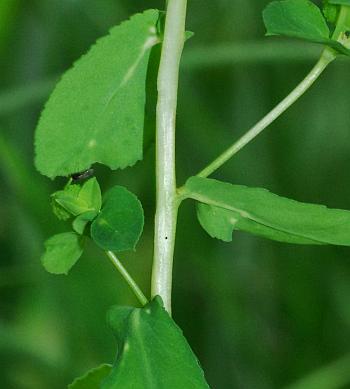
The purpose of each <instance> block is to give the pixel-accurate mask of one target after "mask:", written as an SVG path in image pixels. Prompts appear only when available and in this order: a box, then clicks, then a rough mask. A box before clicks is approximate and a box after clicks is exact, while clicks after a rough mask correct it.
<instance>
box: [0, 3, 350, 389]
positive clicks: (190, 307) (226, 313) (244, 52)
mask: <svg viewBox="0 0 350 389" xmlns="http://www.w3.org/2000/svg"><path fill="white" fill-rule="evenodd" d="M5 3H9V4H10V8H11V12H10V13H9V14H8V15H11V16H10V17H7V18H6V19H5V22H4V23H6V26H5V25H1V29H0V34H1V35H0V55H1V74H0V88H1V92H0V183H1V184H0V202H1V207H0V245H1V246H0V247H1V262H0V266H1V267H0V295H1V298H0V370H1V371H0V377H1V378H0V384H1V385H0V386H1V387H2V388H9V389H47V388H52V389H56V388H57V389H61V388H63V387H65V385H67V383H69V382H72V380H73V378H74V377H76V376H79V375H82V374H84V373H85V372H86V371H87V370H88V369H89V368H92V367H95V366H97V365H99V364H101V363H104V362H107V363H110V362H113V358H114V353H115V346H116V345H115V343H114V339H113V334H112V333H111V331H110V330H109V328H108V326H107V324H106V321H105V315H106V311H107V310H108V308H109V307H110V306H111V305H115V304H123V305H133V304H137V302H136V301H135V300H134V297H133V295H132V294H131V292H130V291H129V290H128V288H127V286H125V284H124V282H123V280H122V279H121V278H120V276H119V275H118V274H117V273H116V272H115V271H114V270H113V268H112V266H111V264H110V263H109V262H108V260H107V259H105V258H104V256H103V255H102V253H101V251H98V249H96V248H94V246H93V245H89V244H87V247H86V250H85V252H84V254H83V256H82V258H81V259H80V260H79V262H78V263H77V264H76V265H75V266H74V268H73V269H72V271H71V272H70V274H69V276H53V275H50V274H46V273H45V271H44V270H43V269H42V266H41V264H40V256H41V254H42V252H43V242H44V241H45V239H46V238H48V237H49V236H51V235H53V234H55V233H59V232H63V231H65V230H66V225H65V223H64V222H61V221H58V220H57V219H56V217H55V216H54V215H53V214H52V211H51V205H50V197H49V194H50V193H52V192H54V191H55V190H59V189H61V188H62V187H63V185H64V184H65V182H64V181H61V180H60V179H58V180H56V181H54V182H51V181H50V180H48V179H46V178H44V177H42V176H40V175H39V174H38V173H37V172H36V171H35V169H34V167H33V131H34V128H35V126H36V124H37V120H38V117H39V112H40V110H41V109H42V105H43V103H44V101H45V99H46V98H47V97H48V95H49V93H50V91H51V90H52V87H53V85H54V83H55V81H56V80H57V78H58V77H59V75H60V74H61V73H62V72H63V71H64V70H65V69H67V68H68V67H70V66H71V64H72V63H73V62H74V61H75V60H76V59H77V58H79V56H80V55H81V54H83V53H84V52H85V51H86V50H87V48H88V47H89V46H90V45H91V43H92V42H94V41H95V40H96V39H97V38H98V37H99V36H102V35H104V34H106V33H107V31H108V30H109V28H110V27H111V26H113V25H115V24H117V23H119V22H121V21H122V20H125V19H127V18H128V17H129V16H130V15H132V14H133V13H135V12H139V11H142V10H144V9H147V8H150V7H152V8H157V7H158V8H161V7H162V2H161V1H156V0H154V1H153V0H152V1H149V0H148V1H146V0H139V1H137V2H135V1H131V0H99V1H96V0H75V1H71V0H52V1H44V0H30V1H27V0H18V1H12V2H11V1H5V0H3V1H1V2H0V8H1V7H2V6H3V4H5ZM266 4H267V1H265V0H262V1H261V0H260V1H258V0H235V1H231V0H230V1H229V0H216V1H207V2H205V6H203V1H199V0H192V1H190V2H189V16H188V29H189V30H191V31H194V32H195V36H194V37H193V38H192V39H191V40H189V41H188V42H187V44H186V48H185V53H184V59H183V66H182V71H181V79H180V90H179V93H180V96H179V112H178V131H177V139H178V141H177V152H178V158H177V161H178V181H179V184H181V185H182V184H183V183H184V182H185V180H186V178H187V177H188V176H190V175H193V174H194V173H196V172H197V171H198V170H200V169H201V168H202V167H204V165H205V164H206V163H207V162H209V161H210V160H211V159H212V158H214V157H216V156H217V154H218V153H220V152H221V151H222V150H223V149H224V148H226V147H227V146H228V145H229V144H230V143H231V141H232V140H234V139H236V138H238V137H239V136H240V135H241V134H242V133H243V132H244V131H245V130H246V129H247V128H249V127H250V126H251V125H252V124H254V122H256V121H257V120H258V119H260V118H261V117H262V115H264V114H265V113H266V112H267V111H268V110H269V109H271V108H272V107H273V106H274V104H276V103H277V102H278V101H279V100H280V99H281V98H283V97H284V96H285V95H286V94H287V93H288V92H289V91H290V89H291V88H293V87H294V86H295V85H296V83H297V82H299V81H300V80H301V79H302V78H303V76H304V75H305V74H306V72H307V71H308V70H309V69H310V67H311V66H312V65H313V63H314V61H315V60H316V58H317V55H318V54H319V53H320V50H321V48H319V47H317V46H313V45H312V44H311V47H310V44H307V45H306V44H303V43H302V42H298V41H288V43H284V42H283V44H282V42H281V41H280V38H278V40H277V39H275V38H273V37H272V38H265V37H264V33H265V30H264V26H263V22H262V16H261V11H262V9H263V8H264V7H265V6H266ZM0 12H1V11H0ZM213 15H215V18H213ZM1 20H3V19H1ZM349 83H350V62H349V61H348V60H346V59H343V60H341V61H339V62H337V63H335V64H333V65H331V66H330V68H329V69H328V70H327V71H326V72H325V73H324V75H323V76H322V77H321V79H320V81H319V82H318V83H317V84H316V85H315V86H314V87H313V88H312V89H311V90H310V91H309V92H308V93H307V94H306V95H305V96H304V97H302V98H301V99H300V101H298V102H297V103H296V104H295V105H294V106H293V107H292V108H291V109H290V110H289V111H288V112H287V113H285V114H284V115H283V116H282V117H281V118H280V119H278V121H276V123H275V124H273V125H272V126H271V128H270V129H268V130H266V131H265V133H264V134H262V135H261V136H260V137H259V138H258V139H256V140H255V141H254V143H252V144H251V145H249V146H247V148H246V149H245V150H243V151H241V152H240V153H239V154H238V155H237V156H236V157H235V158H234V159H233V160H232V161H230V162H229V163H228V164H227V165H225V166H224V167H223V168H222V169H221V170H220V171H219V172H218V173H216V174H215V178H218V179H221V180H223V181H228V182H232V183H235V184H242V185H249V186H255V187H265V188H268V189H269V190H271V191H272V192H275V193H279V194H280V195H282V196H285V197H290V198H295V199H297V200H299V201H303V202H312V203H323V204H327V205H328V206H329V207H332V208H343V209H350V200H349V199H350V176H349V173H348V169H347V167H348V165H349V163H350V157H349V156H350V153H349V151H350V132H349V126H350V117H349V109H348V107H349V104H350V94H349V88H347V87H346V86H347V85H349ZM153 159H154V148H153V147H150V148H149V149H148V151H147V152H146V153H145V158H144V160H143V161H142V162H141V163H138V164H137V165H136V166H135V167H134V168H132V169H129V168H128V169H126V170H123V171H117V172H115V173H113V174H111V173H110V171H109V170H108V169H106V168H101V167H98V168H97V172H96V174H97V176H98V178H99V181H100V182H101V186H102V190H103V191H105V190H107V189H108V188H111V187H112V186H113V185H114V184H118V185H124V186H126V187H127V188H128V189H130V190H131V191H133V192H134V193H136V194H137V195H138V197H139V198H140V200H141V202H142V204H143V206H144V210H145V223H146V224H145V230H144V231H145V232H144V234H143V236H142V237H141V240H140V243H139V245H138V250H137V252H136V253H131V254H127V255H125V256H121V259H122V260H123V263H124V264H125V266H126V267H127V268H128V270H129V271H130V272H131V273H132V274H133V275H134V277H135V278H136V280H137V281H138V282H139V283H140V285H141V286H142V288H143V289H144V290H145V291H146V292H147V291H148V290H149V277H150V270H151V258H152V244H153V232H152V223H153V217H154V178H153V172H154V165H153ZM178 226H179V230H178V237H177V247H176V260H175V274H174V297H173V301H174V308H173V311H174V312H173V316H174V318H175V320H176V322H177V323H178V324H179V325H180V327H181V328H182V329H183V330H184V334H185V335H186V337H187V338H188V341H189V343H190V344H191V346H192V348H193V350H194V351H195V353H196V354H197V355H198V357H199V359H200V361H201V364H202V366H203V369H204V371H205V372H206V377H207V379H208V381H209V383H210V385H211V386H212V387H213V388H215V389H216V388H218V389H226V388H236V387H237V388H257V389H270V388H280V387H283V386H285V385H287V384H292V383H294V382H296V381H297V380H299V379H303V377H305V376H307V375H308V374H312V373H313V372H316V373H317V374H318V375H317V374H316V373H315V374H316V376H315V377H316V378H314V381H313V382H317V377H322V374H327V372H329V370H323V366H329V368H330V369H333V370H331V373H332V372H333V373H334V372H336V374H333V375H332V374H331V373H329V374H328V376H327V377H328V378H327V379H328V381H325V380H324V379H321V380H320V381H321V382H327V385H328V387H327V389H328V388H329V385H333V386H334V385H335V384H336V385H340V384H339V383H344V382H345V383H346V377H347V375H348V371H349V366H348V365H349V358H347V357H346V355H347V354H348V353H349V352H350V309H349V304H348V301H349V298H350V283H349V279H350V263H349V257H350V251H349V249H348V248H342V247H331V246H330V247H328V246H327V247H322V246H321V247H315V246H310V247H303V246H296V245H284V244H280V243H276V242H270V241H265V240H263V239H260V238H257V237H252V236H248V235H246V234H244V233H241V232H235V233H234V236H233V243H229V244H227V243H223V242H219V241H215V240H211V239H210V238H209V237H208V236H207V234H206V233H205V232H204V231H203V230H202V229H201V227H200V226H199V224H198V223H197V221H196V215H195V208H194V206H193V204H192V202H191V200H187V201H186V202H185V203H184V204H183V206H182V208H181V210H180V217H179V222H178ZM332 377H333V378H332ZM334 377H335V378H334ZM315 380H316V381H315ZM320 381H319V382H320ZM336 381H337V382H336ZM304 382H306V385H308V384H307V382H312V380H311V381H310V379H309V380H305V381H304ZM329 382H331V383H330V384H329ZM304 387H305V388H307V387H308V386H305V385H304ZM309 387H311V386H309ZM335 387H336V386H335Z"/></svg>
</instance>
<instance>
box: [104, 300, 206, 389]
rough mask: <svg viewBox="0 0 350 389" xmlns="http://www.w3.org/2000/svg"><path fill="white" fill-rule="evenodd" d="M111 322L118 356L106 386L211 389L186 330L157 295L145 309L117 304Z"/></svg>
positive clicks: (110, 317)
mask: <svg viewBox="0 0 350 389" xmlns="http://www.w3.org/2000/svg"><path fill="white" fill-rule="evenodd" d="M109 322H110V325H111V327H112V329H113V330H114V332H115V335H116V337H117V341H118V355H117V358H116V363H115V365H114V366H113V369H112V372H111V374H110V376H109V377H107V378H106V380H105V381H104V382H103V384H102V386H101V388H102V389H119V388H123V389H164V388H167V389H184V388H191V389H208V388H209V386H208V384H207V383H206V381H205V378H204V374H203V371H202V369H201V367H200V366H199V363H198V360H197V358H196V357H195V355H194V354H193V352H192V350H191V348H190V346H189V345H188V343H187V341H186V339H185V338H184V336H183V334H182V331H181V330H180V328H179V327H178V326H177V325H176V324H175V322H174V321H173V320H172V319H171V317H170V316H169V315H168V313H167V312H166V311H165V309H164V308H163V304H162V301H161V299H160V298H159V297H156V298H155V299H154V300H153V301H151V302H150V303H149V304H147V305H146V306H145V307H144V308H140V309H138V308H136V309H132V308H126V307H115V308H112V309H111V311H110V313H109Z"/></svg>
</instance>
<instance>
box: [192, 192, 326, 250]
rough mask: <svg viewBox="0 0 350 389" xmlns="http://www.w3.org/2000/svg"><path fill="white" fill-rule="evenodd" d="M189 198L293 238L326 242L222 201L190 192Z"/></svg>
mask: <svg viewBox="0 0 350 389" xmlns="http://www.w3.org/2000/svg"><path fill="white" fill-rule="evenodd" d="M187 197H189V198H191V199H193V200H197V201H199V202H201V203H204V204H208V205H212V206H215V207H218V208H223V209H226V210H228V211H232V212H236V213H238V214H239V215H240V216H241V217H242V218H245V219H249V220H252V221H254V222H256V223H258V224H261V225H263V226H265V227H268V228H271V229H273V230H275V231H282V232H285V233H287V234H290V235H293V236H296V237H299V238H307V239H309V240H312V241H314V242H318V243H319V244H324V243H325V242H326V241H320V240H317V239H315V238H314V237H310V236H309V235H308V234H298V233H296V232H295V231H290V230H289V229H288V228H283V227H282V228H281V227H279V226H278V227H277V226H275V225H273V224H271V223H266V221H264V220H261V219H260V218H259V217H257V216H254V215H252V214H251V213H249V212H246V211H244V210H242V209H239V208H235V207H233V206H231V205H228V204H226V203H223V202H221V201H215V200H212V199H210V198H208V197H206V196H204V195H200V194H198V193H193V192H190V193H188V194H187Z"/></svg>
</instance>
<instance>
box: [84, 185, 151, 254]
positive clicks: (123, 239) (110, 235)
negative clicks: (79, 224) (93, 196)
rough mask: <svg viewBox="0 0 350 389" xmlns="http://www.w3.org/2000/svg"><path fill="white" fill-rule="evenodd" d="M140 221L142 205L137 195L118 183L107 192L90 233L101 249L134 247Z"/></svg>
mask: <svg viewBox="0 0 350 389" xmlns="http://www.w3.org/2000/svg"><path fill="white" fill-rule="evenodd" d="M143 223H144V217H143V208H142V204H141V203H140V201H139V200H138V198H137V197H136V196H135V195H134V194H133V193H131V192H130V191H128V190H127V189H126V188H124V187H122V186H118V185H117V186H115V187H113V188H112V189H110V190H109V191H108V192H107V193H106V196H105V198H104V202H103V206H102V209H101V212H100V213H99V215H98V216H97V218H96V219H95V220H94V221H93V223H92V225H91V237H92V239H93V240H94V241H95V242H96V243H97V245H98V246H100V247H101V248H102V249H103V250H112V251H126V250H133V249H135V246H136V243H137V242H138V240H139V238H140V236H141V233H142V230H143Z"/></svg>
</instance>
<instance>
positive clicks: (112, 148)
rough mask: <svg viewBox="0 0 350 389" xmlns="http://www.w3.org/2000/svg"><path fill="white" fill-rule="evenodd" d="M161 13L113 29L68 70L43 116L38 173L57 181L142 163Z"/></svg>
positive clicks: (139, 16) (136, 17) (37, 140)
mask: <svg viewBox="0 0 350 389" xmlns="http://www.w3.org/2000/svg"><path fill="white" fill-rule="evenodd" d="M158 17H159V11H157V10H154V9H151V10H148V11H145V12H144V13H143V14H137V15H134V16H133V17H132V18H131V19H130V20H128V21H126V22H124V23H122V24H121V25H120V26H116V27H114V28H112V29H111V31H110V34H109V35H108V36H106V37H103V38H101V39H99V40H98V41H97V43H96V44H95V45H94V46H92V47H91V49H90V51H89V52H88V53H87V54H86V55H84V56H83V57H81V58H80V59H79V60H78V61H77V62H76V63H75V64H74V66H73V67H72V68H71V69H70V70H68V71H67V72H66V73H65V75H64V76H63V78H62V79H61V81H60V82H59V83H58V84H57V86H56V88H55V90H54V92H53V93H52V95H51V96H50V99H49V101H48V102H47V104H46V106H45V109H44V111H43V113H42V115H41V118H40V121H39V124H38V127H37V130H36V136H35V148H36V159H35V164H36V167H37V169H38V170H39V171H40V172H41V173H42V174H44V175H46V176H48V177H50V178H54V177H56V176H67V175H70V174H72V173H76V172H79V171H84V170H86V169H87V168H89V167H90V166H91V165H92V164H93V163H95V162H99V163H102V164H105V165H107V166H109V167H110V168H111V169H117V168H125V167H127V166H130V165H133V164H135V163H136V162H137V161H138V160H140V159H142V146H143V127H144V111H145V101H146V90H145V84H146V74H147V67H148V60H149V55H150V51H151V48H152V47H153V46H154V45H156V44H157V43H159V37H158V35H157V28H156V24H157V20H158Z"/></svg>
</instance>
